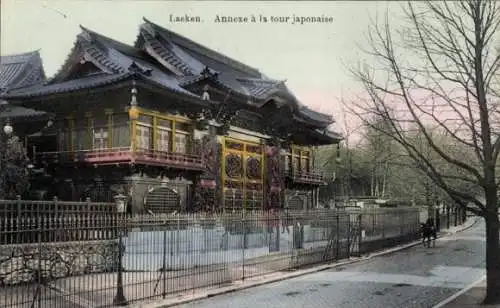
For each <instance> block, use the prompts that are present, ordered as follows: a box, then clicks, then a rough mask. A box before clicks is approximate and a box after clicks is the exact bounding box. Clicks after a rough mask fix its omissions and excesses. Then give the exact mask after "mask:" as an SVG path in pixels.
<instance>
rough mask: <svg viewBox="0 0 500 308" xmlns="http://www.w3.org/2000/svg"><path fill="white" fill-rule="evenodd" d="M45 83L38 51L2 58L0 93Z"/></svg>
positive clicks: (0, 62) (0, 61)
mask: <svg viewBox="0 0 500 308" xmlns="http://www.w3.org/2000/svg"><path fill="white" fill-rule="evenodd" d="M44 81H45V72H44V70H43V65H42V59H41V58H40V53H39V52H38V50H36V51H32V52H27V53H22V54H14V55H6V56H1V57H0V92H4V91H8V90H9V89H14V88H20V87H24V86H29V85H33V84H40V83H42V82H44Z"/></svg>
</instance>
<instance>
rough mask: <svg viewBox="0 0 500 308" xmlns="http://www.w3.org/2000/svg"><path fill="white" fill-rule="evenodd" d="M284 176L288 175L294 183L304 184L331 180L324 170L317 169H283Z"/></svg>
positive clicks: (322, 182) (323, 182)
mask: <svg viewBox="0 0 500 308" xmlns="http://www.w3.org/2000/svg"><path fill="white" fill-rule="evenodd" d="M285 176H287V177H289V178H290V179H291V180H292V181H294V182H296V183H305V184H317V185H318V184H325V183H326V182H327V181H329V180H331V179H330V177H328V176H327V175H325V173H324V172H320V171H317V170H310V171H305V170H293V169H287V170H285Z"/></svg>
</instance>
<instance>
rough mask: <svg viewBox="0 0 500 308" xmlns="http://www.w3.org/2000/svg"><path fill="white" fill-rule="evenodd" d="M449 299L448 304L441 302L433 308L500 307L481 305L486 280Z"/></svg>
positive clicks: (484, 293)
mask: <svg viewBox="0 0 500 308" xmlns="http://www.w3.org/2000/svg"><path fill="white" fill-rule="evenodd" d="M456 295H457V296H454V297H451V298H450V299H449V300H450V301H449V302H448V303H446V302H443V303H442V304H440V305H437V306H435V307H434V308H462V307H464V308H476V307H477V308H483V307H485V308H492V307H495V308H500V305H481V302H482V301H483V299H484V297H485V296H486V279H483V280H482V281H480V282H478V283H476V284H474V285H472V286H470V287H469V288H466V289H464V290H462V291H460V292H458V293H457V294H456Z"/></svg>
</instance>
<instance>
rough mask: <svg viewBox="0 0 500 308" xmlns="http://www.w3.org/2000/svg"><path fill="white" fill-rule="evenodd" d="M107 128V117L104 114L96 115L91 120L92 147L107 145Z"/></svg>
mask: <svg viewBox="0 0 500 308" xmlns="http://www.w3.org/2000/svg"><path fill="white" fill-rule="evenodd" d="M108 138H109V129H108V117H107V115H105V114H102V115H99V116H96V117H95V118H94V119H93V120H92V148H93V149H105V148H107V147H108V140H109V139H108Z"/></svg>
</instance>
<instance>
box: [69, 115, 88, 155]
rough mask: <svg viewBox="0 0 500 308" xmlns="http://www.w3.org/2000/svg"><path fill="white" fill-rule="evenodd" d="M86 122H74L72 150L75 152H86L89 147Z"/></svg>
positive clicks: (84, 120) (83, 120) (77, 120)
mask: <svg viewBox="0 0 500 308" xmlns="http://www.w3.org/2000/svg"><path fill="white" fill-rule="evenodd" d="M88 122H89V120H88V118H81V119H76V120H75V126H74V140H73V148H74V149H75V150H76V151H79V150H88V149H89V147H90V136H89V129H88Z"/></svg>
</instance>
